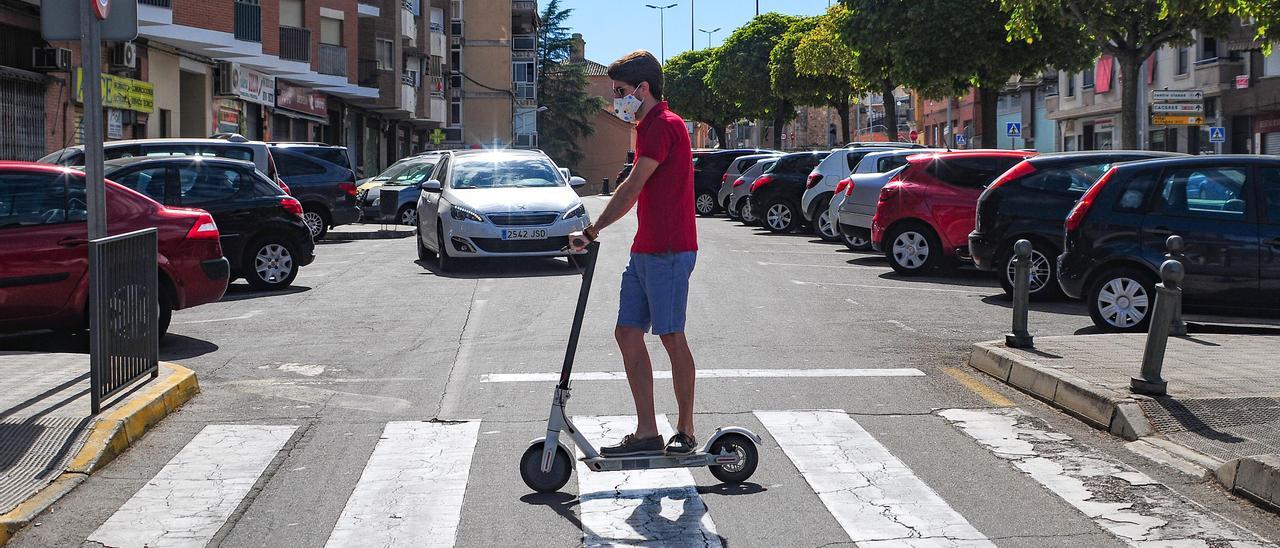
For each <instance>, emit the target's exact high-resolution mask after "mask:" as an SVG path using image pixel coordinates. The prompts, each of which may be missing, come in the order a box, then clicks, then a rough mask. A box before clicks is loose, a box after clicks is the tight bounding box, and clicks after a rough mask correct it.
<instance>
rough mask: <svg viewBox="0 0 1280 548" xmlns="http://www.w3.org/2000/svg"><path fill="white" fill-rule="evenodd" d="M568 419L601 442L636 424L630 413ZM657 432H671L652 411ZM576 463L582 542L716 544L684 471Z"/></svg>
mask: <svg viewBox="0 0 1280 548" xmlns="http://www.w3.org/2000/svg"><path fill="white" fill-rule="evenodd" d="M573 423H574V425H575V426H577V427H578V429H579V430H581V431H582V433H583V434H584V435H586V436H587V437H588V438H590V439H591V440H593V441H595V442H596V443H598V444H601V445H612V444H614V443H617V442H619V441H621V440H622V436H624V435H626V434H630V433H632V432H634V431H635V428H636V418H635V417H634V416H622V417H574V418H573ZM658 431H659V432H660V433H661V434H662V437H663V439H667V438H669V437H670V436H671V435H672V434H673V433H674V432H673V430H672V429H671V425H670V424H669V423H668V422H667V418H666V416H664V415H658ZM578 456H579V457H581V456H582V455H581V454H580V453H579V455H578ZM577 466H578V470H577V472H578V500H579V505H578V510H579V512H580V516H581V520H582V545H583V546H587V547H593V546H619V545H621V546H636V545H641V544H643V545H646V546H687V547H700V548H701V547H704V546H705V547H719V546H722V544H721V541H720V535H719V534H718V533H716V525H715V523H713V522H712V521H711V516H710V515H709V514H707V505H706V504H704V503H703V502H702V497H701V496H699V495H698V489H697V487H696V486H695V484H694V482H693V474H691V473H689V470H687V469H685V468H667V469H662V470H628V471H623V472H592V471H590V470H589V469H587V465H585V464H583V463H582V461H578V464H577Z"/></svg>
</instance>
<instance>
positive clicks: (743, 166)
mask: <svg viewBox="0 0 1280 548" xmlns="http://www.w3.org/2000/svg"><path fill="white" fill-rule="evenodd" d="M777 157H778V155H777V154H751V155H748V156H739V157H737V158H734V159H733V161H732V162H729V169H727V170H725V172H724V179H723V180H721V181H720V192H719V194H718V195H717V196H716V201H717V203H719V204H720V207H723V208H724V210H725V212H727V213H728V214H729V217H730V218H733V219H737V218H738V211H737V210H735V209H733V208H732V207H729V196H730V195H731V194H733V182H734V181H737V180H738V177H741V176H742V174H743V172H745V171H747V170H749V169H751V166H754V165H756V162H759V161H760V160H763V159H765V158H777Z"/></svg>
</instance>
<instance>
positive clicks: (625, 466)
mask: <svg viewBox="0 0 1280 548" xmlns="http://www.w3.org/2000/svg"><path fill="white" fill-rule="evenodd" d="M579 460H581V461H582V462H583V463H584V464H586V465H587V467H589V468H591V469H592V470H594V471H596V472H614V471H619V470H646V469H653V468H699V467H702V466H718V465H724V464H737V462H738V456H737V455H733V454H728V455H712V454H710V453H706V452H703V451H697V452H694V453H690V454H688V455H664V454H661V453H654V454H651V455H629V456H626V457H597V458H594V459H588V458H585V457H583V458H581V459H579Z"/></svg>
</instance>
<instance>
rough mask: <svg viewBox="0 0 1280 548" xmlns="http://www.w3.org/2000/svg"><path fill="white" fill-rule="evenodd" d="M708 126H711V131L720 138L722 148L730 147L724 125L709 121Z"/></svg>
mask: <svg viewBox="0 0 1280 548" xmlns="http://www.w3.org/2000/svg"><path fill="white" fill-rule="evenodd" d="M707 127H710V128H711V131H712V132H713V133H714V134H715V136H716V137H717V138H719V139H720V146H719V148H720V149H721V150H723V149H726V148H729V136H728V134H727V132H726V131H725V129H724V128H725V126H724V125H716V124H711V123H708V124H707Z"/></svg>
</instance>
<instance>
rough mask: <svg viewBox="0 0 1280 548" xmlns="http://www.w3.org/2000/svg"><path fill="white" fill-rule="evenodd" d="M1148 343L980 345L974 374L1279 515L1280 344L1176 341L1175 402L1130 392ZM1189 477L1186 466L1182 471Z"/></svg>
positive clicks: (1172, 344)
mask: <svg viewBox="0 0 1280 548" xmlns="http://www.w3.org/2000/svg"><path fill="white" fill-rule="evenodd" d="M1145 343H1146V334H1132V335H1130V334H1123V335H1120V334H1110V335H1082V336H1073V337H1040V338H1037V339H1036V340H1035V344H1036V348H1035V349H1030V350H1019V349H1014V348H1006V347H1005V346H1004V343H1003V341H992V342H985V343H979V344H977V345H975V348H974V350H973V354H972V355H971V357H970V365H972V366H973V367H975V368H977V369H979V370H981V371H983V372H985V373H987V374H989V375H991V376H993V377H995V378H997V379H999V380H1000V381H1002V382H1005V383H1006V384H1009V385H1011V386H1014V387H1015V388H1018V389H1019V390H1022V391H1024V392H1028V393H1030V394H1032V395H1034V396H1036V397H1038V398H1040V399H1043V400H1045V401H1047V402H1049V403H1051V404H1053V405H1054V406H1056V407H1059V408H1061V409H1063V410H1065V411H1067V412H1069V413H1071V414H1073V415H1075V416H1077V417H1079V418H1080V419H1082V420H1084V421H1086V422H1088V423H1090V424H1093V425H1094V426H1097V427H1099V428H1102V429H1105V430H1109V431H1110V432H1111V433H1113V434H1115V435H1117V436H1121V437H1123V438H1125V439H1128V440H1140V442H1139V443H1140V444H1141V445H1142V447H1141V448H1135V451H1139V452H1143V451H1146V454H1153V455H1164V456H1167V457H1172V458H1171V459H1170V460H1177V461H1180V462H1183V463H1188V462H1189V463H1194V465H1195V466H1197V467H1199V470H1198V472H1199V474H1204V473H1207V472H1213V473H1214V474H1215V475H1216V476H1217V477H1218V479H1219V480H1220V481H1222V482H1223V484H1224V485H1225V486H1226V487H1227V488H1228V489H1229V490H1232V491H1235V492H1237V493H1238V494H1242V495H1244V496H1246V497H1248V498H1251V499H1254V500H1255V501H1259V502H1262V503H1264V504H1265V505H1269V506H1272V507H1277V506H1280V473H1278V472H1277V468H1276V464H1277V463H1280V375H1278V374H1277V363H1280V361H1278V360H1277V358H1276V356H1277V353H1278V352H1280V336H1273V335H1211V334H1192V335H1191V336H1188V337H1182V338H1170V339H1169V346H1168V349H1167V351H1166V354H1165V361H1164V369H1163V376H1164V379H1165V380H1166V381H1168V382H1169V388H1168V391H1169V395H1168V396H1166V397H1160V398H1150V397H1145V396H1138V395H1134V394H1131V393H1130V392H1129V378H1130V377H1131V376H1134V375H1137V374H1138V370H1139V368H1140V364H1141V363H1142V351H1143V346H1144V345H1145ZM1182 468H1183V469H1184V471H1188V472H1191V471H1197V470H1194V467H1190V468H1192V470H1188V469H1187V468H1189V467H1187V466H1183V467H1182Z"/></svg>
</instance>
